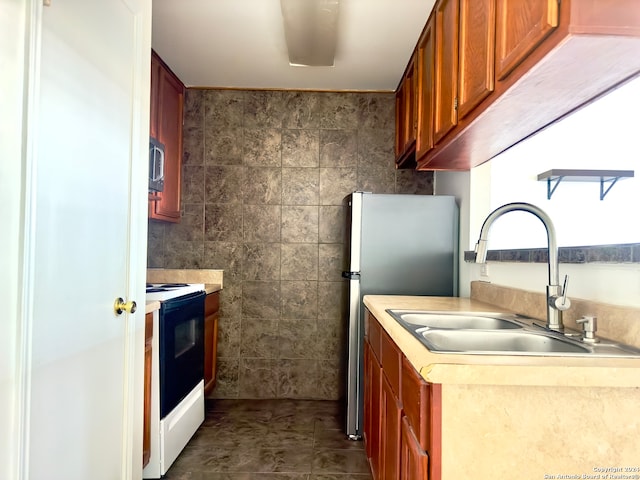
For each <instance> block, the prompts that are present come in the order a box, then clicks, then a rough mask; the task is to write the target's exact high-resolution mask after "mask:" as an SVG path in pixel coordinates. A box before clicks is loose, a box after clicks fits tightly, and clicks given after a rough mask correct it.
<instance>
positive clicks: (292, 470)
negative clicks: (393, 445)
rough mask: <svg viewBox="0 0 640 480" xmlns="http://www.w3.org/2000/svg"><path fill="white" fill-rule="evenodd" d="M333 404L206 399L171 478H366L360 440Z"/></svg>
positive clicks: (273, 479)
mask: <svg viewBox="0 0 640 480" xmlns="http://www.w3.org/2000/svg"><path fill="white" fill-rule="evenodd" d="M341 410H342V407H341V404H340V403H338V402H330V401H315V400H207V404H206V413H205V421H204V423H203V424H202V426H201V427H200V428H199V429H198V431H197V432H196V433H195V435H194V436H193V438H192V439H191V441H190V442H189V443H188V444H187V446H186V448H185V449H184V451H183V452H182V453H181V454H180V456H179V457H178V459H177V460H176V461H175V463H174V464H173V465H172V466H171V468H170V469H169V471H168V472H167V475H166V477H165V478H166V479H170V480H257V479H264V480H370V479H371V475H370V473H369V465H368V463H367V459H366V455H365V453H364V446H363V443H362V442H354V441H351V440H348V439H347V438H346V436H345V434H344V432H343V430H342V428H343V427H342V413H341Z"/></svg>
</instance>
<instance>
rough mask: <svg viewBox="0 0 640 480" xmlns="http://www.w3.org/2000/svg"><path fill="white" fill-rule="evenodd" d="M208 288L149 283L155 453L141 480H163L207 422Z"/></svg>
mask: <svg viewBox="0 0 640 480" xmlns="http://www.w3.org/2000/svg"><path fill="white" fill-rule="evenodd" d="M204 297H205V292H204V284H202V283H190V284H186V283H163V284H147V294H146V300H147V301H159V302H160V310H159V311H158V312H157V314H156V315H154V321H153V343H152V359H151V425H150V427H151V445H150V448H151V452H150V456H149V462H148V464H147V465H146V466H145V467H144V469H143V472H142V473H143V478H145V479H152V478H153V479H159V478H161V477H162V476H164V474H165V473H166V472H167V470H169V467H170V466H171V464H172V463H173V462H174V461H175V459H176V458H177V457H178V455H179V454H180V452H182V450H183V449H184V447H185V445H186V444H187V442H188V441H189V439H190V438H191V437H192V436H193V434H194V433H195V432H196V430H197V429H198V427H199V426H200V425H201V424H202V422H203V421H204V378H203V377H204V371H203V369H204Z"/></svg>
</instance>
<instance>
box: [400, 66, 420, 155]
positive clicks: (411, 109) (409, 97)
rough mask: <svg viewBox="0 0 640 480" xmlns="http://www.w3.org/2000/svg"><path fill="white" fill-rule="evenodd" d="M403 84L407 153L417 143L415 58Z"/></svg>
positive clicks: (405, 146) (405, 145)
mask: <svg viewBox="0 0 640 480" xmlns="http://www.w3.org/2000/svg"><path fill="white" fill-rule="evenodd" d="M402 83H403V84H404V89H403V90H404V94H403V98H404V118H405V120H404V151H405V153H406V152H407V150H410V149H411V148H413V145H414V143H415V141H416V127H417V125H416V75H415V61H414V58H413V57H412V58H411V61H410V62H409V65H408V67H407V71H406V73H405V76H404V80H403V82H402Z"/></svg>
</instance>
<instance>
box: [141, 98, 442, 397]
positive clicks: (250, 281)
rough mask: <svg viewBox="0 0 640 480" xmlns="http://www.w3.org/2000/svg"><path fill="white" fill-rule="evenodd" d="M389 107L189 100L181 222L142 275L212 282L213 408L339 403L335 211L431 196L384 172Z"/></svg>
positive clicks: (154, 225)
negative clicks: (206, 273) (216, 317)
mask: <svg viewBox="0 0 640 480" xmlns="http://www.w3.org/2000/svg"><path fill="white" fill-rule="evenodd" d="M394 108H395V97H394V95H393V94H391V93H331V92H295V91H248V90H247V91H240V90H209V89H188V90H187V93H186V99H185V124H184V152H183V183H182V221H181V223H179V224H165V223H160V222H155V221H151V222H150V223H149V239H148V247H149V250H148V266H149V267H150V268H153V267H157V268H175V269H223V270H224V289H223V290H222V292H221V319H220V330H219V350H218V351H219V361H218V364H219V371H218V376H217V383H216V388H215V389H214V391H213V396H215V397H219V398H314V399H332V400H333V399H338V398H339V397H340V394H341V390H342V388H343V386H342V384H343V380H342V377H341V373H340V368H341V367H340V365H341V356H342V348H343V344H344V335H343V332H344V330H345V326H344V325H343V319H342V318H341V305H342V302H343V301H344V299H343V298H342V297H343V291H342V286H343V280H342V278H341V270H342V255H343V245H342V242H343V224H344V218H345V212H344V209H343V207H342V199H343V198H344V197H345V196H346V195H347V194H349V193H351V192H352V191H355V190H365V191H371V192H375V193H415V194H432V193H433V174H432V173H431V172H416V171H414V170H396V169H395V165H394V151H393V148H394V135H395V125H394V122H395V120H394V115H395V112H394Z"/></svg>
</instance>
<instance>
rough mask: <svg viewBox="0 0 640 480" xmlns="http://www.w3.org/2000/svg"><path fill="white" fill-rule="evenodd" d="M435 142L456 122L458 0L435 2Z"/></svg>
mask: <svg viewBox="0 0 640 480" xmlns="http://www.w3.org/2000/svg"><path fill="white" fill-rule="evenodd" d="M434 12H435V97H434V135H433V136H434V142H435V143H436V144H437V143H438V141H439V140H440V139H441V138H442V137H444V136H445V135H446V134H447V133H448V132H449V130H451V129H452V128H453V127H454V126H455V125H456V124H457V123H458V118H457V112H456V102H457V93H458V92H457V90H458V0H439V1H438V2H437V3H436V6H435V10H434Z"/></svg>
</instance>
